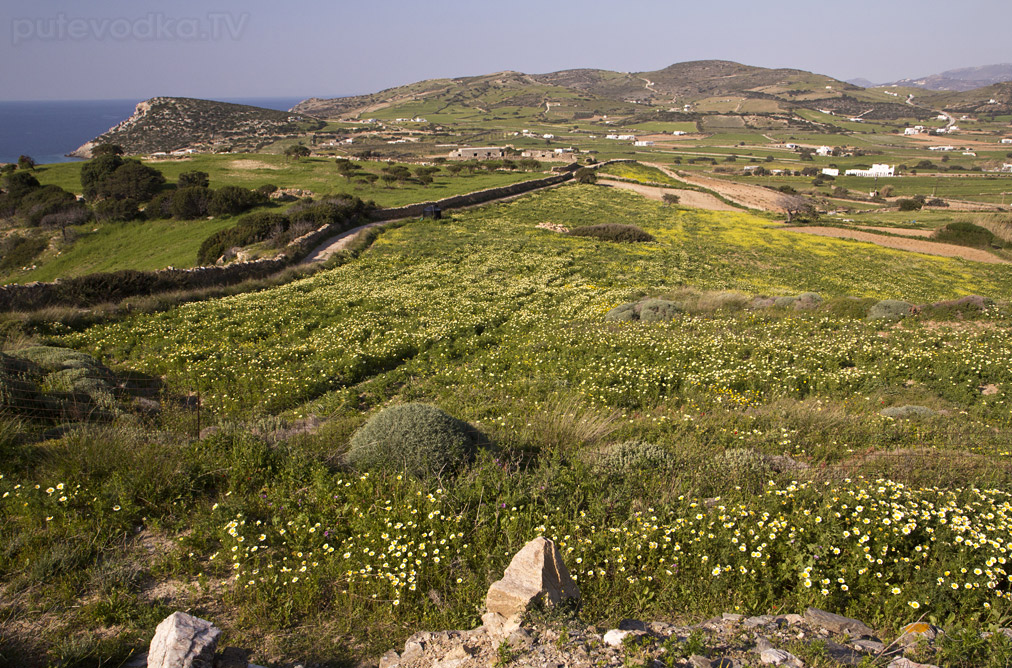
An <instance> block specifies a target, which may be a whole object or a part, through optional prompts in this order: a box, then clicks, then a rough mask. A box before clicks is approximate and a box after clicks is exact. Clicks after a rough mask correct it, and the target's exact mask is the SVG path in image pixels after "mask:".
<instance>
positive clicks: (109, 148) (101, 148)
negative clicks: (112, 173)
mask: <svg viewBox="0 0 1012 668" xmlns="http://www.w3.org/2000/svg"><path fill="white" fill-rule="evenodd" d="M100 155H123V147H122V146H120V145H119V144H99V145H98V146H96V147H95V148H93V149H91V157H93V158H97V157H98V156H100Z"/></svg>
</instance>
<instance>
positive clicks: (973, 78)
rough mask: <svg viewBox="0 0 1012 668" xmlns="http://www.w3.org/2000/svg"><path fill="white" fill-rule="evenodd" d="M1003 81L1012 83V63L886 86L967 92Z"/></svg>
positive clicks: (934, 75)
mask: <svg viewBox="0 0 1012 668" xmlns="http://www.w3.org/2000/svg"><path fill="white" fill-rule="evenodd" d="M1003 81H1012V63H1000V64H997V65H981V66H979V67H962V68H959V69H955V70H946V71H945V72H939V73H938V74H929V75H928V76H925V77H917V78H914V79H900V80H899V81H894V82H892V83H891V84H883V85H885V86H889V85H895V86H911V87H915V88H927V89H928V90H944V91H955V92H966V91H970V90H973V89H975V88H984V87H985V86H991V85H994V84H997V83H1002V82H1003Z"/></svg>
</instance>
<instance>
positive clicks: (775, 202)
mask: <svg viewBox="0 0 1012 668" xmlns="http://www.w3.org/2000/svg"><path fill="white" fill-rule="evenodd" d="M647 164H649V165H650V166H651V167H656V168H657V169H659V170H661V171H662V172H664V173H665V174H667V175H668V176H670V177H671V178H673V179H678V180H679V181H684V182H686V183H688V184H689V185H693V186H699V187H701V188H706V189H707V190H712V191H714V192H715V193H718V194H719V195H720V196H721V197H725V198H727V199H728V200H730V201H732V202H735V203H737V204H740V205H742V206H745V207H748V208H750V209H760V210H762V211H776V212H778V213H784V209H783V207H782V206H780V203H779V202H780V198H781V197H782V194H781V193H778V192H773V191H772V190H769V189H768V188H763V187H761V186H751V185H748V184H746V183H734V182H731V181H725V180H723V179H715V178H712V177H709V176H702V175H700V174H687V173H685V172H675V171H672V170H670V169H668V168H667V167H665V166H664V165H660V164H657V163H647Z"/></svg>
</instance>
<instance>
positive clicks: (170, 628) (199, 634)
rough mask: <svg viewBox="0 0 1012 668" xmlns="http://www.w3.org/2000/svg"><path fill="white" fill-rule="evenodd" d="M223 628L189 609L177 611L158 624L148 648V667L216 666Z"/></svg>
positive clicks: (197, 667)
mask: <svg viewBox="0 0 1012 668" xmlns="http://www.w3.org/2000/svg"><path fill="white" fill-rule="evenodd" d="M220 636H221V629H219V628H218V627H217V626H215V625H214V624H212V623H211V622H209V621H207V620H206V619H200V618H199V617H194V616H193V615H188V614H186V613H185V612H174V613H172V614H171V615H169V616H168V617H166V618H165V619H164V620H162V623H161V624H159V625H158V628H156V629H155V637H154V638H152V639H151V647H150V649H148V668H214V653H215V650H217V648H218V638H219V637H220Z"/></svg>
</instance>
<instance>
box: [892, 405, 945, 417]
mask: <svg viewBox="0 0 1012 668" xmlns="http://www.w3.org/2000/svg"><path fill="white" fill-rule="evenodd" d="M879 415H881V416H882V417H887V418H893V419H894V420H910V419H916V418H929V417H932V416H934V415H937V413H936V412H935V411H933V410H931V409H930V408H928V407H927V406H890V407H889V408H883V409H882V411H881V412H880V413H879Z"/></svg>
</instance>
